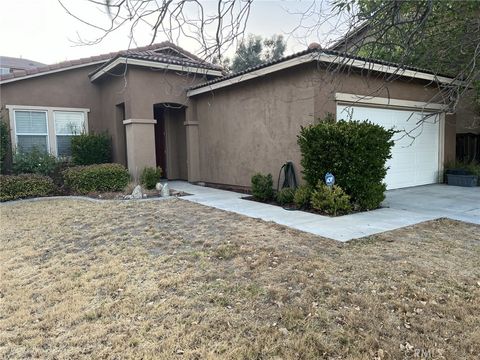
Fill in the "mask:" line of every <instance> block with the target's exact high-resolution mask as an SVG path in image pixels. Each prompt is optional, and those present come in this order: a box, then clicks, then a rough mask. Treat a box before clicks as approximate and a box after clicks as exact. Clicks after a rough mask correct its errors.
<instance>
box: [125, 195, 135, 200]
mask: <svg viewBox="0 0 480 360" xmlns="http://www.w3.org/2000/svg"><path fill="white" fill-rule="evenodd" d="M123 198H124V199H125V200H132V199H133V196H132V195H125V196H124V197H123Z"/></svg>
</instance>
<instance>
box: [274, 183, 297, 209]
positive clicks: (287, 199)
mask: <svg viewBox="0 0 480 360" xmlns="http://www.w3.org/2000/svg"><path fill="white" fill-rule="evenodd" d="M294 196H295V189H293V188H289V187H286V188H283V189H281V190H279V191H278V192H277V196H276V199H277V202H278V203H279V204H280V205H287V204H291V203H293V198H294Z"/></svg>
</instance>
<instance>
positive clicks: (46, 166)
mask: <svg viewBox="0 0 480 360" xmlns="http://www.w3.org/2000/svg"><path fill="white" fill-rule="evenodd" d="M56 163H57V159H56V158H55V156H53V155H50V154H49V153H47V152H45V151H43V150H39V149H36V148H34V149H32V150H30V151H28V152H24V151H20V152H17V153H16V154H15V155H14V156H13V173H14V174H40V175H46V176H49V175H50V174H51V173H52V172H53V170H54V169H55V166H56Z"/></svg>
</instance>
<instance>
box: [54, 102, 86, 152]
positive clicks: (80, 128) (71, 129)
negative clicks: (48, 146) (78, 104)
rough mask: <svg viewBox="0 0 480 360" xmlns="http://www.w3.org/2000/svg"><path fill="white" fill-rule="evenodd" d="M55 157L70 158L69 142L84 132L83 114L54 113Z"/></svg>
mask: <svg viewBox="0 0 480 360" xmlns="http://www.w3.org/2000/svg"><path fill="white" fill-rule="evenodd" d="M53 115H54V118H55V136H56V141H57V156H59V157H64V156H71V155H72V148H71V140H72V137H73V136H75V135H80V134H81V133H83V132H84V131H85V119H84V113H83V112H78V111H54V112H53Z"/></svg>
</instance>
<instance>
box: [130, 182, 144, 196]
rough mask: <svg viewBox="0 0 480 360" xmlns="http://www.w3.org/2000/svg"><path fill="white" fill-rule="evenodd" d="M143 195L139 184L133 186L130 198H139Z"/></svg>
mask: <svg viewBox="0 0 480 360" xmlns="http://www.w3.org/2000/svg"><path fill="white" fill-rule="evenodd" d="M142 196H143V191H142V187H141V186H140V185H137V186H135V189H133V191H132V199H141V198H142Z"/></svg>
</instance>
